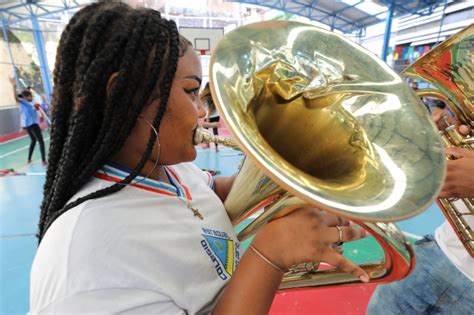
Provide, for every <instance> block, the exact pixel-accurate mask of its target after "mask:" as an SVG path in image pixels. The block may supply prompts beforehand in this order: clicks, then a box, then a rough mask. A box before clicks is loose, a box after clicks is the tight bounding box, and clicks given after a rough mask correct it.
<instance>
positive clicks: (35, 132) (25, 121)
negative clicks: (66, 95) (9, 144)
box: [10, 78, 46, 165]
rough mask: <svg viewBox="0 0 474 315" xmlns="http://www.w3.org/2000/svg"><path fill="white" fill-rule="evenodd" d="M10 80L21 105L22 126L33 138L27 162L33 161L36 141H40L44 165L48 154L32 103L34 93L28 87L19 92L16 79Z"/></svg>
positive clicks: (14, 94)
mask: <svg viewBox="0 0 474 315" xmlns="http://www.w3.org/2000/svg"><path fill="white" fill-rule="evenodd" d="M10 82H11V84H12V87H13V97H14V98H15V101H16V102H17V103H18V105H19V106H20V117H21V127H22V128H23V129H25V130H26V132H27V133H28V136H30V140H31V142H30V148H29V150H28V160H27V163H31V157H32V155H33V151H34V150H35V146H36V142H37V141H38V143H39V147H40V152H41V160H42V162H43V165H45V164H46V155H45V148H44V140H43V134H42V133H41V128H40V127H39V121H38V114H37V113H36V109H35V107H34V105H33V104H32V102H33V94H32V93H31V89H28V88H27V89H25V90H24V91H23V92H21V93H20V94H18V92H17V90H16V81H15V79H14V78H11V79H10Z"/></svg>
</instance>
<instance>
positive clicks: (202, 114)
mask: <svg viewBox="0 0 474 315" xmlns="http://www.w3.org/2000/svg"><path fill="white" fill-rule="evenodd" d="M197 103H198V104H197V105H198V107H197V108H198V116H199V118H204V117H205V116H206V109H205V108H204V105H203V104H202V102H201V100H200V99H199V98H198V100H197Z"/></svg>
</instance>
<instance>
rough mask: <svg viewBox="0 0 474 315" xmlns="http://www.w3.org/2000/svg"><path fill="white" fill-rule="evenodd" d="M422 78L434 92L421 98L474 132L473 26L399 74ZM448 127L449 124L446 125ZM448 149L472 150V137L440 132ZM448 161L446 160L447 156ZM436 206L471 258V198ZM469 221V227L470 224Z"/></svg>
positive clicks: (440, 202)
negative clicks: (442, 106) (441, 103)
mask: <svg viewBox="0 0 474 315" xmlns="http://www.w3.org/2000/svg"><path fill="white" fill-rule="evenodd" d="M402 74H403V75H405V76H408V77H412V78H417V79H422V80H424V81H426V82H428V83H430V84H431V85H433V86H435V87H436V89H432V88H429V89H421V90H418V91H417V94H418V95H420V96H431V97H433V98H437V99H440V100H442V101H444V102H445V103H446V105H447V106H448V107H449V109H450V110H451V112H453V113H454V114H455V115H456V118H457V119H458V120H459V121H460V122H461V123H462V124H464V125H466V126H467V127H468V128H470V134H471V135H472V134H473V132H474V24H471V25H470V26H468V27H466V28H465V29H463V30H461V31H460V32H458V33H456V34H454V35H452V36H451V37H450V38H448V39H447V40H445V41H444V42H442V43H441V44H439V45H438V46H436V47H435V48H434V49H432V50H430V51H429V52H428V53H427V54H426V55H424V56H423V57H421V58H420V59H418V60H417V61H416V62H415V63H413V64H412V65H410V66H409V67H408V68H407V69H405V70H404V72H403V73H402ZM448 125H449V123H448ZM441 134H442V138H443V141H444V143H445V145H446V146H448V147H461V148H466V149H470V150H473V148H474V137H471V136H465V135H462V134H461V133H459V131H458V130H457V128H456V126H448V127H447V128H446V129H445V130H443V131H441ZM448 158H449V157H448ZM438 205H439V207H440V208H441V210H442V211H443V213H444V215H445V216H446V218H447V220H448V221H449V222H450V223H451V226H452V227H453V228H454V231H455V232H456V234H457V235H458V237H459V239H460V240H461V242H462V243H463V245H464V247H465V248H466V250H467V251H468V253H469V254H470V255H471V256H472V257H474V231H473V222H474V221H473V220H472V218H474V199H473V198H462V199H457V198H440V199H438ZM469 218H471V224H469Z"/></svg>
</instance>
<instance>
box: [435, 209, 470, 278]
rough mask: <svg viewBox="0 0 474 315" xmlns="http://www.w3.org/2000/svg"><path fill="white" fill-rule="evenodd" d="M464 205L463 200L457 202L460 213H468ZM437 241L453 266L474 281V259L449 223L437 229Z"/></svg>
mask: <svg viewBox="0 0 474 315" xmlns="http://www.w3.org/2000/svg"><path fill="white" fill-rule="evenodd" d="M463 205H464V203H463V202H462V201H461V200H459V202H456V206H457V208H458V209H460V211H468V210H467V208H466V209H465V210H463V209H462V207H463ZM464 207H465V205H464ZM435 239H436V243H438V245H439V247H440V248H441V250H442V251H443V252H444V254H445V255H446V257H448V259H449V260H450V261H451V262H452V263H453V265H455V266H456V268H458V269H459V271H461V272H462V273H463V274H464V275H465V276H466V277H467V278H468V279H470V280H471V281H474V258H473V257H471V256H470V255H469V253H468V252H467V250H466V248H465V247H464V246H463V244H462V243H461V241H460V240H459V238H458V236H457V235H456V232H455V231H454V230H453V228H452V227H451V225H450V224H449V222H447V221H446V222H444V223H443V224H441V225H440V226H439V227H438V228H437V229H436V231H435Z"/></svg>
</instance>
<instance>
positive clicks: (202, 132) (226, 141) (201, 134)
mask: <svg viewBox="0 0 474 315" xmlns="http://www.w3.org/2000/svg"><path fill="white" fill-rule="evenodd" d="M211 142H213V143H218V144H222V145H225V146H226V147H230V148H232V149H236V150H239V151H240V149H239V146H238V144H237V142H236V141H235V140H234V139H231V138H224V137H218V136H215V135H213V134H211V133H209V132H208V131H207V130H206V129H204V128H203V127H201V126H198V127H197V128H196V131H194V144H200V143H204V144H209V143H211Z"/></svg>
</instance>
